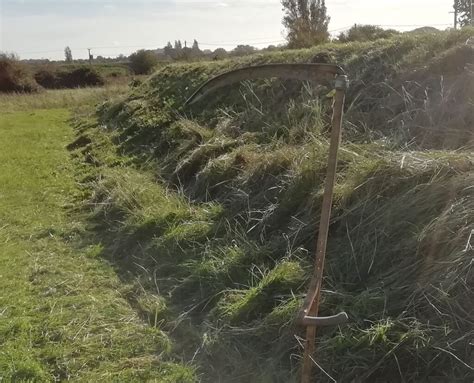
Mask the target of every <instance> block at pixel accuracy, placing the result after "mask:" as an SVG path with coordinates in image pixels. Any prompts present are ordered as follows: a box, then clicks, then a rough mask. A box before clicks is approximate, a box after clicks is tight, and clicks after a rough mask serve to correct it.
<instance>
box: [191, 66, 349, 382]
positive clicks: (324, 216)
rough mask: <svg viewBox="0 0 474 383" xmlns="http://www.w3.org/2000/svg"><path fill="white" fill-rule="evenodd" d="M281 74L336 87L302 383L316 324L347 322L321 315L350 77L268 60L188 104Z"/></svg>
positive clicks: (307, 378)
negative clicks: (231, 86)
mask: <svg viewBox="0 0 474 383" xmlns="http://www.w3.org/2000/svg"><path fill="white" fill-rule="evenodd" d="M275 77H277V78H282V79H295V80H301V81H312V82H316V83H319V84H324V85H328V86H330V87H332V88H334V89H335V93H334V103H333V116H332V129H331V140H330V145H329V155H328V166H327V175H326V182H325V188H324V196H323V203H322V209H321V218H320V224H319V230H318V239H317V247H316V257H315V269H314V274H313V276H312V279H311V282H310V285H309V291H308V294H307V295H306V299H305V300H304V304H303V308H302V310H301V312H300V313H299V316H298V322H299V323H300V324H301V325H303V326H305V327H306V341H305V347H304V357H303V366H302V370H301V371H302V375H301V382H302V383H310V382H311V379H312V368H313V354H314V351H315V338H316V328H317V327H322V326H337V325H340V324H343V323H345V322H347V320H348V317H347V314H346V313H344V312H342V313H339V314H337V315H334V316H330V317H319V316H318V313H319V302H320V297H321V283H322V280H323V271H324V261H325V258H326V247H327V240H328V234H329V224H330V218H331V208H332V202H333V195H334V184H335V180H336V171H337V157H338V151H339V145H340V141H341V131H342V120H343V113H344V101H345V94H346V90H347V87H348V79H347V76H346V75H345V73H344V70H343V69H342V68H341V67H339V66H337V65H332V64H265V65H258V66H250V67H245V68H240V69H236V70H233V71H230V72H226V73H224V74H221V75H219V76H216V77H214V78H212V79H210V80H209V81H207V82H206V83H205V84H203V85H202V86H201V87H200V88H199V89H198V90H197V91H196V92H195V93H194V94H193V95H192V96H191V97H190V98H189V99H188V101H186V105H191V104H195V103H197V102H198V101H200V100H201V99H203V98H204V97H206V96H207V95H208V94H210V93H212V92H214V91H216V90H217V89H219V88H222V87H224V86H227V85H230V84H234V83H237V82H239V81H244V80H252V79H259V78H275Z"/></svg>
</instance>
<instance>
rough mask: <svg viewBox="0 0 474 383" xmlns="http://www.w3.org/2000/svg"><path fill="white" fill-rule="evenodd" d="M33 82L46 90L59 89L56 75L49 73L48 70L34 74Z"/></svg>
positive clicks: (52, 72)
mask: <svg viewBox="0 0 474 383" xmlns="http://www.w3.org/2000/svg"><path fill="white" fill-rule="evenodd" d="M35 80H36V82H37V83H38V84H39V85H41V86H42V87H43V88H47V89H58V88H60V85H59V78H58V76H57V74H56V73H55V72H54V71H51V70H48V69H41V70H40V71H38V72H36V73H35Z"/></svg>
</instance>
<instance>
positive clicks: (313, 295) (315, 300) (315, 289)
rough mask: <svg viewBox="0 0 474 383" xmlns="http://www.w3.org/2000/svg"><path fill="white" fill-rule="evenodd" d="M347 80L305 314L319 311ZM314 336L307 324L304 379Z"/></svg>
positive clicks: (337, 101)
mask: <svg viewBox="0 0 474 383" xmlns="http://www.w3.org/2000/svg"><path fill="white" fill-rule="evenodd" d="M344 81H345V82H344V86H341V85H340V86H336V94H335V96H334V106H333V116H332V132H331V142H330V145H329V158H328V169H327V176H326V184H325V188H324V196H323V204H322V208H321V220H320V223H319V232H318V241H317V247H316V260H315V271H314V275H313V278H312V279H311V282H310V287H309V293H308V295H307V296H306V299H305V302H304V306H303V307H304V311H303V314H302V315H303V316H304V315H306V316H311V317H315V316H317V315H318V311H319V298H320V289H321V282H322V279H323V270H324V260H325V258H326V247H327V240H328V233H329V221H330V218H331V207H332V200H333V194H334V184H335V182H336V170H337V154H338V151H339V145H340V142H341V130H342V118H343V113H344V101H345V90H346V86H345V84H346V81H347V80H346V79H344ZM315 338H316V326H311V325H309V326H307V327H306V341H305V348H304V357H303V369H302V379H301V383H310V382H311V372H312V367H313V361H312V360H311V358H312V356H313V354H314V350H315Z"/></svg>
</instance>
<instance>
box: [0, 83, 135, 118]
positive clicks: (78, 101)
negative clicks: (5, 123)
mask: <svg viewBox="0 0 474 383" xmlns="http://www.w3.org/2000/svg"><path fill="white" fill-rule="evenodd" d="M126 90H127V84H114V85H110V86H105V87H102V88H78V89H58V90H43V91H40V92H38V93H29V94H28V93H8V94H5V93H0V112H2V113H10V112H17V111H24V110H32V109H53V108H55V109H57V108H75V107H77V106H78V105H94V104H98V103H101V102H103V101H104V100H105V99H109V98H112V97H115V96H117V95H118V94H121V93H125V91H126Z"/></svg>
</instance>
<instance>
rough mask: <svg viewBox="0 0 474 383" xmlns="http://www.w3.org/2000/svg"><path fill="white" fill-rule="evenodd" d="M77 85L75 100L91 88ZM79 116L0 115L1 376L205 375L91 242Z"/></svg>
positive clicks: (58, 112)
mask: <svg viewBox="0 0 474 383" xmlns="http://www.w3.org/2000/svg"><path fill="white" fill-rule="evenodd" d="M75 92H78V94H74V95H73V94H72V93H67V94H71V97H72V98H74V100H71V102H74V103H76V102H77V98H76V97H78V98H81V97H82V95H81V92H85V90H79V91H75ZM64 95H65V94H64V92H57V93H55V96H54V97H53V99H52V100H51V99H50V100H44V103H47V104H48V105H56V103H59V102H60V101H59V98H60V97H61V96H64ZM89 96H90V93H89V95H88V96H87V97H89ZM101 96H102V94H101ZM20 97H21V98H20ZM40 97H41V96H40ZM9 100H11V103H12V105H14V108H15V109H16V108H19V107H23V106H26V105H27V106H28V108H31V106H32V105H34V106H39V105H45V104H44V103H43V101H42V100H41V101H40V100H34V99H33V98H30V96H18V98H17V99H14V97H13V96H11V98H9ZM68 102H69V101H68ZM69 118H70V113H69V112H68V111H67V110H65V109H43V110H32V109H29V110H27V111H24V112H14V113H13V112H12V113H8V114H1V115H0V146H1V147H2V150H1V151H0V184H1V185H2V188H1V192H0V380H2V381H5V382H9V381H14V382H27V381H28V382H50V381H64V380H71V381H83V382H93V381H101V382H102V381H116V382H118V381H137V382H138V381H140V382H142V381H155V382H170V383H171V382H188V381H195V380H196V378H195V376H194V373H193V370H192V368H188V367H186V366H184V365H178V364H174V363H172V362H170V358H169V355H170V352H171V348H172V346H171V341H170V339H169V338H168V336H167V335H166V334H165V333H163V332H162V331H161V330H160V328H159V327H157V326H150V325H148V323H147V322H146V321H144V320H143V319H142V318H141V317H140V316H139V315H138V313H137V311H136V310H135V309H134V308H132V306H131V305H130V303H129V302H128V300H127V298H126V290H127V286H126V285H124V284H123V283H122V282H121V281H120V279H119V278H118V277H117V275H116V273H115V271H114V269H113V267H112V266H111V265H109V264H108V263H107V262H105V261H104V260H103V259H102V258H100V257H99V256H98V255H99V254H100V253H101V249H102V246H101V245H100V243H98V244H90V245H89V246H82V245H81V243H82V242H81V240H80V239H81V237H82V236H83V235H84V232H85V224H84V222H83V220H82V219H81V216H80V215H78V214H77V208H78V207H79V206H80V204H81V200H82V199H83V194H82V193H83V192H82V191H81V190H80V189H78V186H77V184H76V182H75V178H74V177H75V176H76V175H77V174H78V172H79V173H80V172H81V169H80V167H78V164H77V163H75V162H73V161H72V160H71V158H70V156H69V153H68V152H67V151H66V149H65V147H66V145H67V144H69V143H70V142H71V141H72V140H73V132H72V130H71V128H70V126H68V123H67V121H68V119H69ZM74 211H76V213H74Z"/></svg>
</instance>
